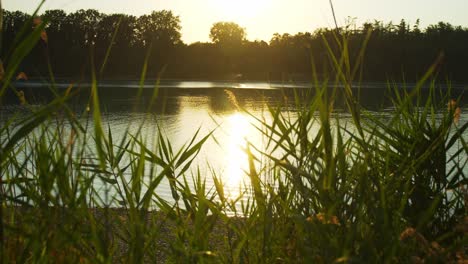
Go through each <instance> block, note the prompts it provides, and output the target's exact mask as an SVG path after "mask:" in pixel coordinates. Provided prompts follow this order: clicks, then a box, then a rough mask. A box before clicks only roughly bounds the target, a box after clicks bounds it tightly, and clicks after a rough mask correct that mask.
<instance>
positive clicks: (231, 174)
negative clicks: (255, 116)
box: [223, 113, 252, 198]
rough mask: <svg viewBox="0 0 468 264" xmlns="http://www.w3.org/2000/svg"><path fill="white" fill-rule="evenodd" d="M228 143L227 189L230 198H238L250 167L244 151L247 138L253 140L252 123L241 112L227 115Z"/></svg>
mask: <svg viewBox="0 0 468 264" xmlns="http://www.w3.org/2000/svg"><path fill="white" fill-rule="evenodd" d="M225 131H226V136H227V138H226V141H225V142H226V145H225V146H223V148H224V150H225V156H224V159H225V164H226V169H225V173H224V183H225V191H226V192H227V194H228V195H229V196H231V197H230V198H237V196H238V195H239V189H240V188H241V186H242V185H243V183H244V182H245V181H246V174H245V171H246V170H247V168H248V161H247V154H246V153H245V151H244V147H245V145H246V142H247V140H251V136H252V125H251V123H250V121H249V118H248V117H247V116H246V115H244V114H241V113H234V114H232V115H230V116H228V117H226V123H225Z"/></svg>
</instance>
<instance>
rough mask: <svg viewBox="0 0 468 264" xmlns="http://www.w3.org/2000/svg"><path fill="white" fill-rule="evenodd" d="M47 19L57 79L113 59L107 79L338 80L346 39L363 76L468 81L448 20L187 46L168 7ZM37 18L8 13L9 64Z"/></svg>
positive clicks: (463, 34) (222, 25) (224, 35)
mask: <svg viewBox="0 0 468 264" xmlns="http://www.w3.org/2000/svg"><path fill="white" fill-rule="evenodd" d="M42 18H43V20H44V21H45V22H46V32H47V38H48V41H47V43H48V45H47V49H48V55H47V56H48V57H49V62H50V65H51V69H52V70H53V72H54V75H55V76H56V77H64V78H71V77H73V78H76V77H83V76H89V74H90V72H91V71H93V70H96V69H99V68H100V67H101V65H102V63H103V62H104V61H106V67H105V70H104V71H103V72H102V75H103V76H102V77H103V78H128V79H131V78H138V77H139V76H140V75H141V72H142V69H143V67H146V68H147V71H148V77H153V76H154V77H156V76H157V74H159V73H162V76H163V78H190V79H197V78H199V79H202V78H210V79H249V80H272V81H274V80H283V81H289V80H307V79H310V78H311V77H312V63H311V61H314V62H315V69H316V72H317V74H318V76H319V78H321V79H325V78H328V77H329V76H334V72H333V71H334V69H333V67H332V63H331V62H330V50H331V51H332V52H334V53H336V54H338V53H339V51H340V50H341V47H339V46H338V45H337V44H336V41H334V38H335V37H336V36H337V35H339V36H343V35H345V36H346V38H347V39H348V46H349V56H350V57H351V60H353V59H356V58H357V57H358V56H359V54H360V50H361V48H362V45H363V43H365V40H366V39H368V43H367V47H366V50H365V53H364V63H363V67H362V69H361V70H360V73H359V77H360V78H362V79H363V80H366V81H386V80H395V81H401V80H403V79H405V80H408V81H411V80H416V79H418V78H420V77H421V76H423V75H424V73H425V72H426V70H427V69H428V68H429V67H431V66H432V65H434V62H435V61H436V60H437V58H441V59H440V60H438V64H437V65H436V66H437V70H436V72H437V73H438V77H439V78H441V79H445V78H447V79H450V80H452V81H456V82H466V81H468V66H467V62H468V46H467V44H468V29H467V28H464V27H461V26H453V25H451V24H449V23H444V22H439V23H438V24H435V25H430V26H428V27H426V28H421V27H420V26H419V21H418V22H416V23H415V24H414V25H410V24H409V23H407V22H406V21H405V20H401V22H400V23H399V24H393V23H391V22H390V23H383V22H381V21H374V22H368V23H364V24H363V25H361V26H357V25H355V24H353V23H349V25H348V26H346V27H342V28H337V29H330V28H320V29H317V30H315V31H313V32H304V33H298V34H295V35H291V34H274V35H273V36H272V38H271V40H270V41H269V42H265V41H249V40H247V38H246V36H247V34H246V29H244V28H242V27H240V26H239V25H237V24H235V23H232V22H219V23H215V24H214V25H213V27H212V28H211V30H210V38H211V42H206V43H205V42H196V43H192V44H186V43H184V42H183V41H182V39H181V23H180V18H179V17H178V16H176V15H174V14H173V13H172V12H171V11H166V10H163V11H155V12H152V13H151V14H149V15H143V16H140V17H136V16H131V15H125V14H110V15H106V14H103V13H100V12H98V11H96V10H78V11H76V12H73V13H68V14H67V13H66V12H64V11H63V10H49V11H46V12H45V13H44V14H43V15H42ZM32 21H33V18H32V17H31V16H30V15H28V14H25V13H22V12H19V11H15V12H10V11H4V13H3V32H2V43H1V44H2V46H1V56H2V59H3V60H4V61H5V62H6V63H8V55H9V54H11V51H12V50H13V49H14V48H15V43H16V42H15V39H17V38H18V35H19V32H20V31H21V29H22V28H30V27H28V25H29V24H31V23H32ZM369 32H370V34H369ZM326 43H328V44H326ZM109 47H110V48H111V50H110V53H109V52H108V51H109Z"/></svg>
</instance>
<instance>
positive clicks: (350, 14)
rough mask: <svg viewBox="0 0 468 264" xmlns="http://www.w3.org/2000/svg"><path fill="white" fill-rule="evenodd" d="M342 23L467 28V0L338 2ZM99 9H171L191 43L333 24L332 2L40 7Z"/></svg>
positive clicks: (167, 1) (91, 2) (29, 3)
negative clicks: (217, 30)
mask: <svg viewBox="0 0 468 264" xmlns="http://www.w3.org/2000/svg"><path fill="white" fill-rule="evenodd" d="M39 2H41V0H3V1H2V4H3V8H5V9H7V10H21V11H23V12H28V13H33V12H34V9H35V7H37V5H38V3H39ZM334 5H335V12H336V15H337V19H338V23H339V24H340V25H343V24H345V23H347V21H349V18H353V19H355V21H356V22H357V24H362V23H363V22H366V21H373V20H374V19H377V20H383V21H386V22H388V21H393V22H394V23H398V22H399V21H400V20H401V19H405V20H407V21H409V22H410V23H414V22H415V21H416V20H417V19H418V18H419V19H420V20H421V25H422V26H427V25H430V24H435V23H437V22H439V21H444V22H449V23H452V24H454V25H462V26H465V27H466V26H468V0H391V1H390V0H334ZM48 9H63V10H65V11H67V12H73V11H76V10H78V9H97V10H99V11H100V12H102V13H106V14H110V13H125V14H131V15H137V16H139V15H143V14H149V13H151V12H152V11H154V10H163V9H165V10H172V11H173V12H174V13H175V14H176V15H178V16H180V19H181V24H182V39H183V41H184V42H186V43H193V42H196V41H209V31H210V28H211V26H212V25H213V23H215V22H219V21H232V22H236V23H238V24H239V25H241V26H242V27H244V28H245V29H246V30H247V38H248V39H249V40H265V41H269V40H270V39H271V37H272V35H273V34H274V33H290V34H295V33H297V32H311V31H314V30H315V29H317V28H320V27H331V26H333V16H332V13H331V9H330V6H329V0H47V1H46V2H45V4H44V6H43V8H42V9H41V10H42V11H44V10H48Z"/></svg>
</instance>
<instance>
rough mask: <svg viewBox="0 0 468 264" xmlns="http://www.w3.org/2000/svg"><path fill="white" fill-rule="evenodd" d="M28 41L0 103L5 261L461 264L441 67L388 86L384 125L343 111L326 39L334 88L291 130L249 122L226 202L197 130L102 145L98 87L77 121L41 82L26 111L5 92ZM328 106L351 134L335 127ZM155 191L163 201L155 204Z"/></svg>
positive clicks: (319, 91)
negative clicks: (236, 179) (184, 138)
mask: <svg viewBox="0 0 468 264" xmlns="http://www.w3.org/2000/svg"><path fill="white" fill-rule="evenodd" d="M40 32H41V29H40V28H39V29H37V30H35V31H34V32H33V33H32V35H30V37H31V38H30V39H28V40H27V41H26V42H22V44H21V45H18V46H17V47H16V48H15V49H14V50H13V52H12V53H11V55H10V56H11V58H12V60H11V61H10V62H13V63H10V64H9V66H8V67H7V68H6V72H5V78H4V81H3V84H2V90H0V96H3V95H4V94H5V91H6V90H8V89H10V90H12V91H13V92H16V94H17V95H18V97H19V102H21V104H22V105H23V108H24V111H23V112H22V114H18V115H17V116H15V117H14V118H12V119H10V120H5V121H4V122H3V123H2V124H1V128H0V135H1V137H0V146H1V149H0V180H1V181H0V195H1V196H0V199H1V211H0V212H1V214H0V218H1V225H0V236H1V240H0V243H1V244H0V256H1V258H2V260H3V262H5V263H12V262H13V263H15V262H16V263H23V262H28V263H47V262H62V263H65V262H66V263H114V262H117V263H119V262H122V263H142V262H151V263H158V262H163V263H164V262H168V263H382V262H392V263H393V262H400V263H423V262H426V263H457V262H460V263H462V261H466V256H465V253H466V244H467V236H466V232H467V231H468V230H467V229H468V222H467V221H468V219H467V218H466V215H467V214H466V213H467V209H468V208H467V202H468V201H467V199H468V194H467V189H466V188H467V186H466V184H467V179H466V175H465V173H466V163H467V162H468V161H467V151H468V145H467V142H466V129H467V127H468V123H463V122H460V120H463V119H461V118H460V115H461V113H460V108H458V101H457V100H453V101H452V99H453V98H451V96H450V90H445V89H444V90H438V89H437V88H436V86H435V84H434V82H431V81H430V79H431V77H432V76H434V74H435V71H436V69H437V66H438V65H435V66H433V67H431V68H430V69H429V71H428V72H426V74H425V75H424V76H423V77H422V78H421V80H420V82H418V83H417V84H416V85H415V86H414V87H397V86H393V85H391V84H389V88H388V89H389V91H391V92H392V94H393V96H392V100H393V101H392V102H393V112H392V114H391V116H390V117H386V118H382V117H380V116H378V115H377V114H372V113H370V112H367V111H366V109H365V108H364V107H362V106H361V105H360V104H359V102H358V101H357V100H356V99H355V98H356V97H355V95H354V92H353V91H354V90H353V89H352V88H353V87H354V88H355V86H354V85H353V82H352V80H353V79H355V77H356V76H358V75H359V72H360V70H359V69H362V67H361V66H362V62H363V56H358V57H357V58H355V57H350V55H349V50H348V48H349V46H348V39H347V38H346V37H343V36H342V35H339V34H337V35H335V37H336V38H335V39H336V42H333V43H334V44H333V45H336V46H339V47H341V48H342V49H341V51H340V52H337V53H335V52H333V50H332V49H329V53H328V59H329V64H330V65H331V67H332V68H333V72H335V73H336V74H335V75H334V76H335V77H334V78H333V79H331V80H330V81H324V82H318V81H316V82H315V84H314V85H313V86H312V87H311V88H310V89H303V90H301V91H298V92H297V98H296V99H297V105H296V107H297V111H296V113H295V114H296V115H295V117H294V118H292V117H290V115H289V114H284V112H282V111H281V108H270V113H269V114H270V115H271V116H272V117H273V121H272V122H266V121H263V119H261V118H259V117H256V116H253V118H255V119H256V121H255V122H253V124H252V125H254V126H256V127H257V128H258V129H259V131H261V132H262V133H263V134H264V137H265V142H266V144H267V146H255V145H252V144H250V143H249V142H248V139H247V142H246V146H245V149H244V151H245V152H246V153H247V156H248V163H249V169H248V170H247V171H246V172H245V173H246V174H247V175H248V178H249V179H250V182H249V183H247V184H246V186H245V189H244V191H243V192H242V193H241V194H240V195H239V197H227V196H226V195H225V194H224V190H223V183H222V182H221V180H220V179H221V177H219V175H217V174H216V173H217V172H216V171H213V172H210V173H207V172H201V171H200V170H197V167H196V166H195V165H194V163H193V160H194V158H195V157H196V156H197V154H198V153H199V151H200V149H201V148H203V144H204V143H205V142H206V141H208V140H214V139H213V138H212V137H211V134H207V135H201V134H200V133H198V132H197V133H194V136H193V139H191V140H189V141H188V142H187V144H186V145H185V146H183V147H181V148H180V149H176V148H175V147H174V146H172V145H171V142H169V140H168V139H167V138H166V137H165V135H164V134H163V133H161V132H158V133H156V134H155V135H154V137H155V139H156V140H155V142H156V144H147V143H148V142H149V139H148V138H146V137H144V136H143V135H142V133H141V132H136V133H133V134H130V133H125V136H124V137H123V138H121V139H119V140H117V139H114V138H113V136H112V128H110V129H107V125H106V124H105V123H103V122H102V121H101V109H100V98H99V96H98V95H99V87H98V83H99V82H98V80H97V79H96V78H93V82H92V87H91V89H90V94H89V98H90V99H89V107H88V109H86V110H85V111H83V112H82V113H76V112H73V111H72V110H71V108H70V106H69V101H70V100H71V99H72V98H74V97H75V96H76V94H77V93H78V90H77V89H76V87H75V88H74V87H73V86H70V87H69V89H67V90H57V89H55V88H54V84H53V83H51V84H50V89H51V92H53V93H55V94H56V98H55V99H53V100H51V101H50V102H49V103H48V104H46V105H39V106H38V105H32V104H29V103H30V102H29V101H28V98H25V97H24V93H21V92H20V91H16V89H15V87H14V84H12V83H11V82H10V80H11V78H13V76H14V75H15V73H16V70H17V69H16V67H14V65H18V64H19V63H15V62H18V61H19V60H21V59H22V57H24V56H26V54H27V53H28V52H29V51H30V50H31V49H32V48H33V46H34V44H35V42H37V41H38V40H39V38H40ZM366 43H367V40H364V42H363V43H361V44H362V45H361V46H364V47H365V46H366ZM323 45H324V46H325V47H330V44H329V43H328V42H326V41H324V42H323ZM359 54H363V52H359ZM12 65H13V66H12ZM102 65H105V63H102ZM145 66H146V65H145ZM144 69H147V67H144ZM312 69H315V68H314V64H312ZM312 72H315V74H314V80H318V79H319V78H318V77H317V73H316V71H312ZM145 74H146V71H144V72H143V74H142V76H145ZM425 84H429V86H430V87H431V88H430V90H429V96H424V97H423V96H422V86H423V85H425ZM156 87H157V85H156ZM139 92H141V91H139ZM157 93H158V89H157V88H155V89H154V94H153V99H154V98H156V97H157ZM337 95H340V96H343V97H344V98H345V100H346V113H347V114H349V115H351V117H352V119H351V120H352V121H350V122H346V123H344V122H342V120H340V119H339V118H338V117H337V116H336V115H335V114H334V98H336V96H337ZM306 96H310V97H311V100H310V101H309V102H308V103H301V102H303V101H301V100H299V98H303V97H306ZM231 98H232V101H233V103H234V104H235V93H234V94H231ZM448 102H450V103H449V106H448V107H447V103H448ZM148 109H151V103H150V105H149V106H148ZM238 111H244V110H243V109H241V108H239V109H238ZM24 113H26V114H24ZM247 114H248V113H247ZM143 125H144V120H143V121H142V124H141V126H143ZM312 126H314V127H318V128H319V129H318V130H317V129H312ZM265 149H267V150H268V151H266V150H265ZM209 177H212V178H213V179H214V182H215V186H214V187H213V188H208V187H207V186H206V185H205V179H207V178H209ZM162 184H165V185H167V188H170V190H171V193H172V198H173V199H172V200H170V201H169V200H165V199H163V198H161V196H160V195H159V194H158V190H157V189H158V187H159V186H160V185H162ZM242 198H245V199H242ZM174 201H177V202H174Z"/></svg>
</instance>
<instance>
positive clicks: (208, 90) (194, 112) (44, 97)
mask: <svg viewBox="0 0 468 264" xmlns="http://www.w3.org/2000/svg"><path fill="white" fill-rule="evenodd" d="M15 85H16V87H17V88H18V89H20V90H23V91H24V92H25V96H26V99H27V100H28V101H29V102H30V103H31V105H32V107H36V106H39V105H41V104H43V103H45V102H48V101H50V100H51V98H52V93H51V92H50V91H48V88H47V87H46V86H47V85H45V84H44V83H41V82H27V83H18V84H15ZM68 86H69V84H68V83H66V82H63V83H58V84H57V89H59V91H61V90H63V89H65V88H67V87H68ZM89 86H90V85H89V84H87V83H83V84H76V85H75V88H74V89H82V90H83V92H82V93H81V95H79V96H77V98H76V99H74V100H73V101H72V102H71V104H70V105H71V107H72V109H74V110H75V111H76V113H78V114H80V113H83V112H85V110H86V107H87V100H88V95H89ZM310 86H311V85H310V84H308V83H298V84H291V83H288V84H282V83H265V82H243V83H239V82H207V81H163V82H161V83H160V84H159V89H158V97H157V99H156V101H155V102H154V105H150V102H149V101H150V98H151V97H152V95H153V91H154V89H152V88H153V87H154V82H147V83H145V84H144V85H143V86H140V85H139V84H138V83H137V82H132V81H114V82H103V83H101V84H100V85H99V96H100V100H101V110H102V112H103V122H104V125H105V126H106V127H107V126H108V127H109V128H110V129H111V130H112V134H113V137H114V142H118V140H119V139H120V138H122V136H123V135H124V133H126V131H127V129H128V131H129V132H130V133H135V132H136V131H137V129H138V128H139V126H140V125H141V126H142V135H143V138H144V139H145V140H146V142H147V145H148V148H149V149H152V148H153V147H154V146H152V145H154V144H155V143H154V142H155V141H156V140H157V138H156V136H157V135H158V128H159V129H161V131H162V132H163V134H164V135H165V136H166V137H167V138H168V139H169V141H170V142H171V144H172V145H173V147H175V149H178V148H180V147H182V146H183V145H184V144H185V143H187V142H188V141H190V139H191V138H192V137H193V135H194V134H195V133H196V131H197V130H198V129H200V133H199V134H200V137H199V138H201V137H202V136H203V135H206V134H208V133H210V132H212V131H213V137H212V138H210V139H209V140H208V141H207V142H206V144H205V145H204V146H203V148H202V151H201V152H200V154H199V155H198V157H197V158H196V160H195V161H194V163H193V165H192V168H191V172H192V173H195V172H196V170H197V169H200V171H201V174H202V175H203V176H206V181H207V187H208V188H212V187H213V179H212V173H213V172H216V175H217V176H218V177H220V178H221V180H222V181H223V183H224V184H225V191H226V193H227V195H228V196H231V197H232V198H234V197H236V196H238V195H239V193H240V192H242V190H243V187H242V186H243V184H244V183H246V184H248V182H249V179H248V178H247V176H246V175H245V173H244V171H245V170H246V169H248V161H247V155H246V154H245V152H244V148H245V146H246V142H247V141H248V142H250V143H252V145H254V146H256V147H258V148H259V149H264V148H265V145H266V143H265V138H264V137H263V136H262V133H261V132H260V131H259V130H258V127H256V125H257V126H258V124H259V123H258V122H256V121H255V118H259V119H262V120H265V121H266V122H267V123H268V122H269V120H271V115H270V114H269V110H268V106H270V107H280V108H281V111H282V112H283V114H285V115H289V116H290V117H291V118H292V119H294V116H295V113H296V111H297V107H296V104H297V101H296V100H295V96H296V95H299V96H298V98H299V101H298V102H300V103H303V104H307V103H308V100H309V97H308V96H305V94H306V93H305V91H307V90H308V87H310ZM139 87H142V88H143V89H141V90H139V89H138V88H139ZM338 88H339V89H340V88H341V87H338ZM330 90H331V89H330ZM387 91H388V90H387V89H386V85H385V84H381V83H366V84H363V85H361V88H360V89H355V90H354V92H355V93H356V94H357V95H359V98H360V102H361V104H362V105H363V106H364V108H365V109H367V110H368V111H370V112H374V114H378V115H380V116H382V118H385V117H387V116H389V114H390V113H391V112H392V111H393V109H392V107H391V104H390V101H389V100H388V94H389V93H388V92H387ZM464 92H465V88H464V87H463V86H455V87H453V90H452V93H453V96H452V98H456V97H458V96H460V95H462V94H463V93H464ZM336 98H337V100H336V109H335V112H334V114H333V115H334V117H335V118H336V119H338V120H340V123H341V124H344V123H346V122H347V121H349V120H350V115H349V113H347V112H346V111H344V110H343V109H344V103H343V100H342V96H337V97H336ZM461 105H462V115H461V120H460V123H461V124H464V123H466V122H468V115H467V114H466V113H468V108H467V107H466V98H462V100H461ZM18 112H19V113H21V112H23V113H27V112H28V110H27V108H26V107H24V106H21V105H20V104H19V100H18V98H17V97H16V96H15V95H13V94H9V95H7V96H6V97H5V99H4V101H3V105H2V106H1V110H0V118H1V120H2V123H4V122H5V120H8V119H9V118H11V117H12V116H13V115H14V114H16V113H18ZM311 133H314V131H311ZM190 175H191V173H188V176H190ZM158 192H159V194H160V196H161V197H163V198H165V199H168V200H170V199H171V192H170V189H169V187H168V183H167V182H165V183H163V185H162V186H161V187H160V188H158Z"/></svg>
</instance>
